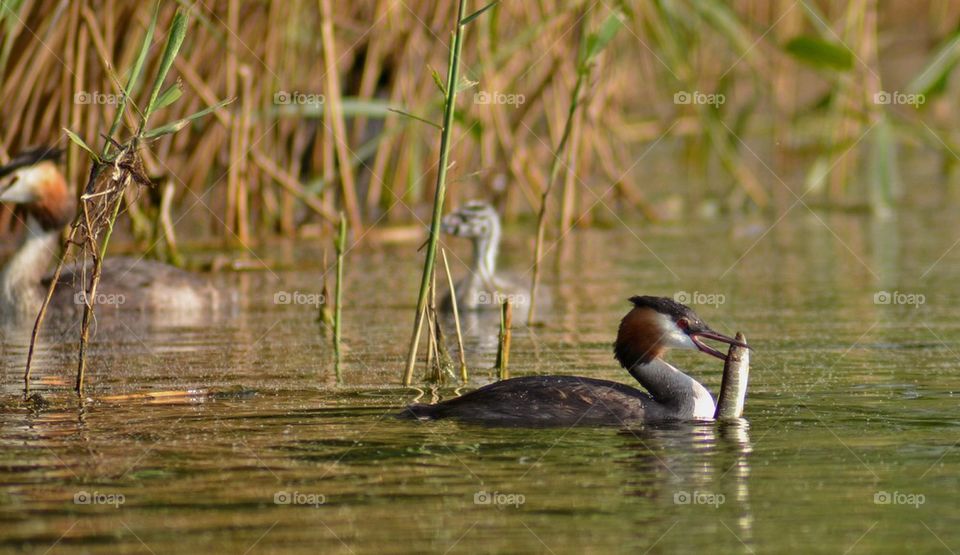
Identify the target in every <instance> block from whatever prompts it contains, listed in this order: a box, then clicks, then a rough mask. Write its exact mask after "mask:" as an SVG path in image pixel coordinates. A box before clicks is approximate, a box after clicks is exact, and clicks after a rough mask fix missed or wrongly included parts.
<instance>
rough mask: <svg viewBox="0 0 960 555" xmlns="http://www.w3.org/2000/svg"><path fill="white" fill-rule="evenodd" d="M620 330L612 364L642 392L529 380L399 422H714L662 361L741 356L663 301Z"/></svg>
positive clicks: (636, 312) (704, 398)
mask: <svg viewBox="0 0 960 555" xmlns="http://www.w3.org/2000/svg"><path fill="white" fill-rule="evenodd" d="M630 301H631V302H632V303H633V309H632V310H631V311H630V312H629V313H627V315H626V316H624V318H623V320H622V321H621V322H620V330H619V332H618V334H617V341H616V343H615V344H614V356H615V357H616V359H617V361H619V362H620V364H621V365H622V366H623V367H624V368H625V369H626V370H627V371H628V372H630V374H631V375H632V376H633V377H634V378H635V379H636V380H637V381H638V382H640V384H641V385H642V386H643V387H644V388H645V389H646V391H640V390H638V389H634V388H632V387H629V386H627V385H624V384H622V383H618V382H612V381H607V380H598V379H594V378H584V377H578V376H528V377H522V378H513V379H508V380H503V381H499V382H496V383H493V384H490V385H487V386H484V387H481V388H480V389H477V390H475V391H472V392H470V393H467V394H466V395H463V396H461V397H457V398H454V399H450V400H448V401H443V402H441V403H437V404H435V405H410V406H409V407H407V409H406V410H405V411H404V412H403V413H401V414H400V415H399V416H405V417H415V418H419V419H425V420H429V419H437V418H456V419H459V420H464V421H470V422H478V423H485V424H494V425H507V426H573V425H628V424H632V423H638V422H656V421H664V420H702V421H709V420H713V419H714V412H715V408H716V407H715V405H714V401H713V397H712V396H711V395H710V392H709V391H707V388H705V387H704V386H703V385H701V384H700V383H699V382H698V381H696V380H695V379H693V378H692V377H690V376H688V375H687V374H685V373H683V372H682V371H681V370H679V369H677V368H675V367H674V366H671V365H670V364H669V363H667V362H666V361H664V360H663V359H662V358H661V357H662V356H663V355H664V354H665V353H666V352H667V351H668V350H669V349H671V348H673V349H694V350H699V351H701V352H704V353H707V354H709V355H712V356H715V357H717V358H719V359H722V360H726V358H727V356H726V355H725V354H723V353H722V352H720V351H718V350H716V349H714V348H713V347H710V346H708V345H706V344H704V343H703V341H702V339H713V340H716V341H721V342H723V343H727V344H730V345H737V346H740V347H744V348H747V345H746V344H745V343H742V342H739V341H737V340H735V339H732V338H730V337H727V336H725V335H722V334H720V333H717V332H715V331H713V330H712V329H710V327H709V326H707V325H706V324H705V323H704V322H703V320H701V319H700V317H698V316H697V315H696V313H694V312H693V310H691V309H690V308H689V307H687V306H685V305H682V304H680V303H678V302H676V301H673V300H672V299H667V298H663V297H648V296H643V297H632V298H631V299H630Z"/></svg>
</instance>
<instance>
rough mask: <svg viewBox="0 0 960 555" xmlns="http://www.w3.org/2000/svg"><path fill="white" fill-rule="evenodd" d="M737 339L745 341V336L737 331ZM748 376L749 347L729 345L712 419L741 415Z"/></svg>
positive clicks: (727, 418)
mask: <svg viewBox="0 0 960 555" xmlns="http://www.w3.org/2000/svg"><path fill="white" fill-rule="evenodd" d="M736 339H737V341H739V342H741V343H746V342H747V338H746V337H744V336H743V334H742V333H740V332H737V337H736ZM749 377H750V349H748V348H744V347H739V346H737V345H730V351H729V352H728V353H727V362H726V363H725V364H724V365H723V381H722V382H720V398H719V399H718V400H717V410H716V412H714V413H713V418H714V420H731V419H736V418H740V417H741V416H742V415H743V404H744V402H745V401H746V398H747V380H748V379H749Z"/></svg>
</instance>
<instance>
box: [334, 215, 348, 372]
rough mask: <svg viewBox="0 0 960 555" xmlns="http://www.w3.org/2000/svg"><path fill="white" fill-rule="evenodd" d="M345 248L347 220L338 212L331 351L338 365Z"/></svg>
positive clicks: (341, 324)
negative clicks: (335, 297)
mask: <svg viewBox="0 0 960 555" xmlns="http://www.w3.org/2000/svg"><path fill="white" fill-rule="evenodd" d="M346 247H347V218H346V216H345V215H344V214H343V212H340V226H339V231H338V233H337V245H336V248H337V290H336V296H337V299H336V305H335V307H334V315H333V351H334V353H335V354H336V357H337V365H338V366H339V364H340V333H341V330H342V326H343V257H344V253H345V251H346Z"/></svg>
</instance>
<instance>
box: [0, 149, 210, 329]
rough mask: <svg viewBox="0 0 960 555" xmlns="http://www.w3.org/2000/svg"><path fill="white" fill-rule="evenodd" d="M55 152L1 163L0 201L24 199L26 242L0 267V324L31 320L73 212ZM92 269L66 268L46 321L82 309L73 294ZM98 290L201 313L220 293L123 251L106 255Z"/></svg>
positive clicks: (125, 307) (134, 303)
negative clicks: (122, 255)
mask: <svg viewBox="0 0 960 555" xmlns="http://www.w3.org/2000/svg"><path fill="white" fill-rule="evenodd" d="M60 154H61V151H59V150H52V149H48V148H39V149H34V150H31V151H28V152H24V153H22V154H20V155H18V156H17V157H16V158H14V159H13V160H12V161H11V162H10V163H9V164H7V165H5V166H3V167H0V180H2V181H3V184H2V185H0V202H9V203H14V204H18V205H21V206H23V208H24V212H25V213H26V226H25V227H26V229H25V233H24V238H23V241H22V243H21V244H20V246H19V248H18V249H17V251H16V252H15V253H14V254H13V256H12V257H11V258H10V260H8V261H7V263H6V265H5V266H4V267H3V269H2V271H0V325H2V326H3V327H9V326H15V327H16V326H24V325H27V324H32V323H33V322H34V320H35V319H36V317H37V313H38V312H39V310H40V306H41V304H42V303H43V299H44V298H45V297H46V294H47V290H48V287H49V285H50V281H51V280H52V279H53V278H52V275H47V272H48V270H49V268H50V266H51V265H52V263H53V262H54V261H55V260H56V258H57V253H59V251H60V234H61V232H62V230H63V228H64V227H66V226H67V225H69V224H70V222H71V221H72V219H73V215H74V203H73V200H72V198H71V196H70V193H69V191H68V188H67V183H66V180H65V179H64V177H63V174H61V173H60V171H59V170H58V169H57V166H56V164H55V162H56V160H57V159H59V157H60ZM90 270H91V267H89V266H88V267H86V268H84V267H83V266H81V265H79V264H73V265H68V266H65V267H64V269H63V271H62V273H61V276H60V280H59V285H58V286H57V289H56V292H55V294H54V297H53V298H52V299H51V300H50V305H49V307H48V319H47V321H48V322H49V321H52V320H54V319H56V320H63V319H70V320H72V319H73V318H75V317H77V316H78V315H80V314H82V313H83V306H84V299H83V297H82V295H81V296H78V295H77V294H76V291H77V288H76V285H80V284H82V285H83V287H86V285H87V283H88V280H89V277H90ZM101 295H103V297H101ZM97 297H98V299H99V298H109V299H112V300H113V304H115V305H116V306H117V308H118V309H119V310H122V311H124V312H127V311H129V310H141V311H163V312H167V311H171V310H173V311H201V312H202V311H204V310H208V309H210V308H213V307H214V306H216V305H217V304H218V303H219V302H220V301H221V300H223V299H221V294H220V292H219V291H218V290H217V289H216V288H215V287H214V286H213V285H212V284H210V283H208V282H207V281H206V280H204V279H202V278H200V277H197V276H194V275H193V274H191V273H189V272H186V271H184V270H181V269H179V268H176V267H173V266H170V265H167V264H162V263H159V262H154V261H149V260H140V259H137V258H131V257H120V256H117V257H108V258H107V259H106V260H104V264H103V271H102V273H101V278H100V285H99V287H98V289H97ZM98 299H96V300H98ZM111 313H112V312H111V311H106V310H101V311H99V312H98V313H97V314H98V318H100V317H102V316H103V315H108V314H111Z"/></svg>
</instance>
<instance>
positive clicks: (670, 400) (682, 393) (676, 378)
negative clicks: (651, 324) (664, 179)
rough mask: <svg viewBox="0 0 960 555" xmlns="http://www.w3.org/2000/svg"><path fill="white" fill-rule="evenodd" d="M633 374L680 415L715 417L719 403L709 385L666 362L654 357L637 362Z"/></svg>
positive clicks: (631, 369) (666, 405)
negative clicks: (715, 400) (645, 361)
mask: <svg viewBox="0 0 960 555" xmlns="http://www.w3.org/2000/svg"><path fill="white" fill-rule="evenodd" d="M684 335H686V334H684ZM691 343H692V341H691ZM630 374H631V375H632V376H633V377H634V378H636V380H637V381H638V382H640V385H642V386H643V387H644V388H645V389H646V390H647V391H648V392H649V393H650V395H651V396H652V397H653V399H654V401H656V402H658V403H660V404H661V405H664V406H665V407H666V408H667V409H669V410H670V412H672V413H674V414H675V415H676V417H677V418H683V419H691V420H713V415H714V412H715V411H716V404H715V403H714V401H713V396H712V395H710V392H709V391H707V388H706V387H704V386H703V385H702V384H701V383H700V382H698V381H697V380H695V379H693V378H691V377H690V376H688V375H686V374H684V373H683V372H681V371H680V370H679V369H677V368H676V367H674V366H672V365H671V364H670V363H668V362H667V361H665V360H663V359H661V358H655V359H653V360H652V361H650V362H648V363H646V364H643V363H637V364H635V365H634V366H633V367H632V368H630Z"/></svg>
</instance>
